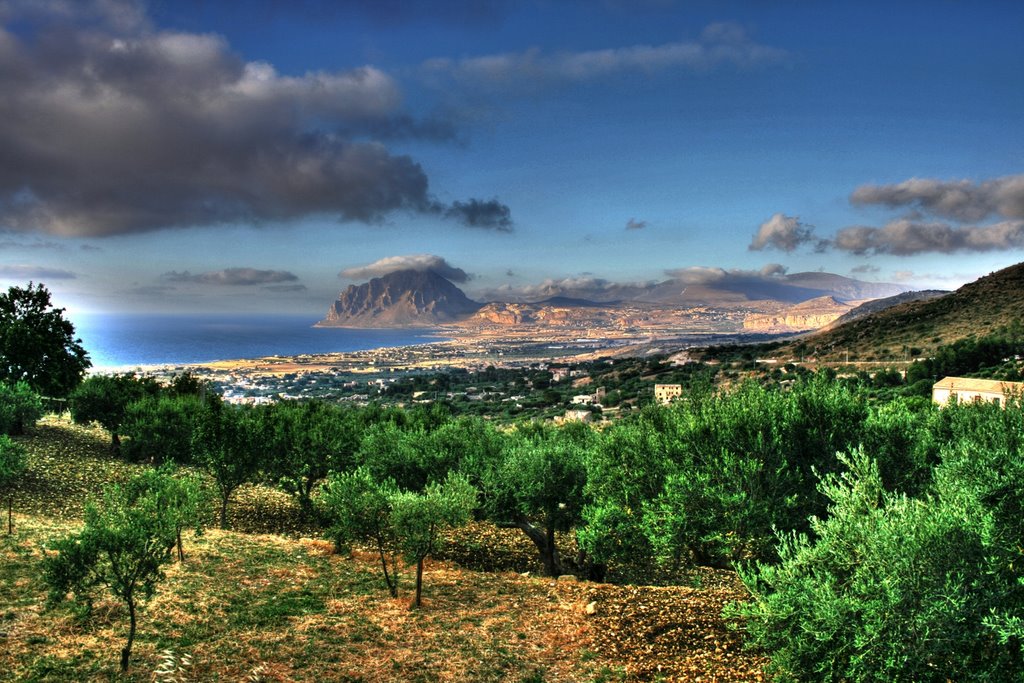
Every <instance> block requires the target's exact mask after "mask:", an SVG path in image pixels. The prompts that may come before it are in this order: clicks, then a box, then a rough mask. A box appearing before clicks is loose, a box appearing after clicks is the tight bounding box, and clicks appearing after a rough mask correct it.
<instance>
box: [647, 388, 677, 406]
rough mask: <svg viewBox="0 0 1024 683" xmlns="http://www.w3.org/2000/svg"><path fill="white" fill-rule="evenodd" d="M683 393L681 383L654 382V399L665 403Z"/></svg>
mask: <svg viewBox="0 0 1024 683" xmlns="http://www.w3.org/2000/svg"><path fill="white" fill-rule="evenodd" d="M682 395H683V385H682V384H655V385H654V400H656V401H657V402H658V403H661V404H662V405H667V404H669V403H671V402H672V401H674V400H675V399H677V398H679V397H681V396H682Z"/></svg>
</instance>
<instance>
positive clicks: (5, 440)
mask: <svg viewBox="0 0 1024 683" xmlns="http://www.w3.org/2000/svg"><path fill="white" fill-rule="evenodd" d="M26 469H28V460H27V454H26V453H25V447H24V446H22V445H21V444H20V443H15V442H14V441H11V438H10V437H9V436H6V435H0V491H6V492H7V535H8V536H10V535H11V534H13V533H14V522H13V519H12V508H13V507H14V491H13V490H12V489H13V486H14V482H16V481H17V480H18V478H19V477H21V476H22V475H23V474H24V473H25V470H26Z"/></svg>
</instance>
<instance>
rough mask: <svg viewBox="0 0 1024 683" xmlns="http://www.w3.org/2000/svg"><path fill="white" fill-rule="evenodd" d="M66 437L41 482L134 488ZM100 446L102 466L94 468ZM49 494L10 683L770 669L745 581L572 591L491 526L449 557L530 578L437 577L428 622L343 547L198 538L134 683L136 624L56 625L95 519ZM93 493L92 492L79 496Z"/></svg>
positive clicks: (9, 599)
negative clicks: (75, 554)
mask: <svg viewBox="0 0 1024 683" xmlns="http://www.w3.org/2000/svg"><path fill="white" fill-rule="evenodd" d="M53 430H55V431H49V430H46V429H44V430H42V431H41V432H38V433H37V434H36V436H35V437H32V440H31V442H30V444H29V445H31V446H32V447H33V449H34V450H35V451H36V456H38V458H37V459H36V460H35V462H36V463H37V464H38V463H40V462H45V463H47V465H46V466H47V467H50V468H56V470H59V471H61V472H65V475H66V476H64V475H62V477H60V478H57V480H58V482H59V481H67V482H69V484H68V486H71V487H72V488H73V487H74V486H77V485H76V484H75V482H76V481H79V477H80V476H81V477H84V480H83V481H87V482H93V480H94V479H98V477H99V475H97V474H95V472H93V473H91V474H88V475H79V474H74V473H71V472H67V470H69V468H71V465H72V464H73V462H72V461H73V460H74V459H75V458H79V457H82V458H85V460H84V461H83V462H84V467H85V468H86V469H90V470H96V468H99V467H108V466H109V467H110V468H112V469H111V470H110V472H108V473H107V474H109V475H111V476H113V475H118V476H127V474H128V473H129V470H123V471H122V469H121V468H123V467H127V466H124V465H123V464H121V463H117V462H116V461H113V460H110V459H109V457H108V456H107V455H106V454H105V442H104V441H103V440H102V439H98V438H97V439H96V440H95V443H93V442H92V441H90V439H92V437H91V436H90V434H89V433H88V432H84V431H81V430H78V429H77V428H72V427H70V426H68V425H66V424H57V425H55V426H53ZM61 443H64V444H67V443H72V444H77V445H76V446H73V447H72V446H68V448H69V451H68V453H69V454H72V455H74V458H72V459H69V460H66V461H60V460H59V458H58V455H56V454H55V453H56V452H57V451H59V448H58V446H59V444H61ZM89 443H93V445H94V446H96V447H97V448H98V449H99V450H98V451H97V452H95V453H88V452H84V451H82V448H84V446H87V445H88V444H89ZM74 453H77V455H75V454H74ZM47 454H49V455H47ZM51 456H52V457H53V458H54V459H52V460H51V459H48V458H50V457H51ZM34 457H35V456H34ZM56 470H55V471H56ZM54 476H55V475H54ZM44 479H46V477H45V476H42V475H41V476H40V477H39V480H40V481H37V483H36V486H37V488H34V489H33V488H24V489H23V490H22V493H21V495H22V498H21V499H19V500H20V504H22V505H23V506H24V507H27V508H28V509H29V511H28V512H27V513H26V512H25V511H24V510H22V511H21V513H20V514H16V515H15V524H16V533H15V535H14V536H12V537H0V680H52V681H67V680H126V681H150V680H154V676H153V672H154V671H155V670H156V669H157V668H158V667H159V666H160V665H161V663H162V662H164V661H165V659H166V655H165V654H163V652H164V651H165V650H168V649H169V650H172V651H173V653H174V654H175V655H176V656H178V657H180V656H182V655H188V656H190V657H191V658H192V664H191V666H190V667H188V668H187V669H186V670H185V674H186V675H187V676H188V678H187V680H193V681H208V680H220V681H242V680H251V679H252V680H264V681H318V680H319V681H366V682H371V681H498V680H507V681H614V680H722V681H725V680H759V679H760V677H761V669H762V667H763V663H764V662H763V660H762V659H760V658H758V657H756V656H752V655H750V654H749V653H746V652H743V651H742V650H741V648H740V644H739V639H738V636H737V634H736V633H735V632H733V631H730V630H729V629H728V628H727V627H726V625H725V623H724V622H723V621H722V619H721V617H720V614H721V608H722V606H723V605H724V604H725V602H727V601H730V600H734V599H739V598H742V596H743V592H742V588H741V587H740V586H739V584H738V582H737V580H736V577H735V575H734V574H731V573H728V572H716V571H712V570H706V571H704V572H702V573H700V574H699V575H697V576H696V577H691V583H694V584H695V585H699V587H660V588H659V587H650V586H636V587H631V586H615V585H610V584H592V583H582V582H581V583H576V582H567V581H554V580H551V579H548V578H540V577H537V576H533V575H530V574H529V573H525V574H524V573H520V572H521V571H522V569H523V566H524V565H525V566H526V567H529V566H532V563H534V562H535V559H534V557H533V555H534V551H533V550H532V547H531V546H530V545H529V544H528V543H525V542H524V541H523V539H521V538H520V536H519V535H517V534H515V533H514V532H511V531H499V530H495V529H493V527H490V528H488V527H487V526H486V525H478V526H474V527H472V531H471V533H470V535H469V537H467V538H465V539H463V541H462V543H461V545H455V546H453V547H452V548H450V552H449V557H459V558H467V561H468V558H472V557H473V556H474V555H480V557H481V562H480V564H489V565H491V566H492V567H494V566H515V565H519V571H487V572H485V571H475V570H469V569H465V568H463V567H462V566H460V565H458V564H456V563H454V562H452V561H440V560H437V561H432V562H429V563H428V564H427V567H426V574H425V577H424V591H425V593H424V605H423V607H422V608H420V609H418V610H413V609H410V608H409V602H410V599H411V590H412V586H411V584H412V578H413V577H412V571H411V570H410V569H406V571H405V573H404V574H403V575H402V593H401V596H400V597H399V598H398V599H392V598H391V597H390V596H389V595H388V593H387V591H386V589H385V587H384V584H383V579H382V577H381V575H380V569H379V564H378V560H377V558H376V556H375V555H373V554H371V553H364V552H357V553H355V554H354V555H353V556H341V555H336V554H333V553H332V547H331V544H330V543H328V542H326V541H323V540H320V539H317V538H312V537H301V538H300V537H295V536H288V535H278V534H256V533H235V532H223V531H218V530H211V531H207V532H206V534H204V535H203V536H201V537H198V538H186V540H185V547H186V552H187V554H188V557H187V560H186V562H185V563H183V564H172V565H170V566H169V567H168V568H167V577H166V579H165V581H164V582H163V583H162V584H161V586H160V589H159V592H158V593H157V595H156V597H155V598H154V599H153V600H152V601H151V602H150V603H148V604H147V605H146V606H145V608H144V609H143V610H142V612H141V616H140V622H139V635H138V638H137V641H136V645H135V650H134V653H133V661H132V668H131V671H130V672H129V674H128V675H127V676H121V675H120V674H119V673H118V671H117V669H118V653H119V650H120V648H121V646H122V645H123V640H124V638H125V634H126V630H127V615H126V613H125V610H124V608H123V607H121V606H120V605H119V604H118V603H116V602H114V601H113V600H108V601H103V602H101V603H99V604H98V605H97V608H96V611H95V613H94V615H93V617H92V618H91V619H90V620H89V621H87V622H82V621H80V620H79V619H78V618H77V617H76V616H75V615H74V614H73V613H72V611H71V610H70V609H69V608H68V607H67V606H62V607H57V608H54V609H46V607H45V598H46V589H45V586H44V585H43V581H42V579H41V576H40V562H41V560H42V557H43V554H44V552H45V550H44V548H45V544H46V542H47V541H48V540H50V539H53V538H55V537H60V536H63V535H66V534H67V533H70V532H71V531H73V530H74V529H75V528H76V527H77V525H78V524H79V522H78V521H77V520H76V519H75V515H74V514H73V513H74V511H75V510H77V509H80V507H79V506H80V502H78V503H76V502H74V501H69V500H64V501H60V502H53V501H38V500H35V501H26V500H25V498H24V497H25V496H28V497H30V498H31V495H30V494H31V492H32V491H51V489H52V490H54V491H56V490H57V489H59V488H60V487H61V486H62V484H59V483H54V482H49V483H46V484H45V486H43V484H42V483H40V482H41V481H42V480H44ZM40 487H41V488H40ZM54 487H56V488H54ZM91 489H92V483H85V484H83V485H82V486H81V487H80V488H75V489H74V490H75V495H76V496H77V495H79V494H81V493H84V492H89V491H90V490H91ZM267 504H268V505H270V503H267ZM17 510H18V508H16V511H17ZM286 517H287V514H286ZM485 549H486V552H485ZM590 603H594V608H593V614H587V611H586V607H587V605H588V604H590ZM257 671H258V672H259V673H258V675H255V674H254V672H257ZM254 676H255V678H253V677H254Z"/></svg>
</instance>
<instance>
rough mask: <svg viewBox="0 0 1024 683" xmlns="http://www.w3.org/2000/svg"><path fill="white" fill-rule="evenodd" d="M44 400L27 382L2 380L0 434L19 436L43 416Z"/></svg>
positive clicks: (0, 391)
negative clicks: (5, 381) (9, 382)
mask: <svg viewBox="0 0 1024 683" xmlns="http://www.w3.org/2000/svg"><path fill="white" fill-rule="evenodd" d="M42 414H43V402H42V399H40V398H39V394H37V393H36V392H35V391H33V390H32V387H30V386H29V385H28V383H27V382H22V381H19V382H15V383H14V384H5V383H3V382H0V434H7V435H8V436H18V435H20V434H24V433H25V427H26V426H27V425H29V424H35V422H36V420H38V419H39V418H40V417H42Z"/></svg>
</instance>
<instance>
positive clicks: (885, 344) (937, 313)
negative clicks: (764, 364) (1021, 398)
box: [772, 263, 1024, 360]
mask: <svg viewBox="0 0 1024 683" xmlns="http://www.w3.org/2000/svg"><path fill="white" fill-rule="evenodd" d="M1015 321H1016V322H1022V321H1024V263H1018V264H1017V265H1014V266H1010V267H1009V268H1004V269H1003V270H1000V271H997V272H995V273H992V274H990V275H987V276H985V277H983V278H980V279H979V280H976V281H974V282H971V283H968V284H966V285H964V286H963V287H961V288H960V289H958V290H956V291H955V292H953V293H951V294H947V295H945V296H941V297H938V298H933V299H930V300H926V301H920V300H918V301H909V302H906V303H903V304H899V305H896V306H892V307H890V308H886V309H885V310H882V311H879V312H877V313H872V314H870V315H867V316H865V317H863V318H860V319H858V320H854V321H852V322H848V323H846V324H844V325H840V326H839V327H836V328H835V329H831V330H827V331H824V332H819V333H815V334H811V335H809V336H807V337H804V338H803V339H802V340H800V341H793V342H790V343H788V344H786V345H784V346H782V347H780V348H779V349H778V350H776V351H775V352H773V354H772V355H774V356H776V357H791V356H794V355H804V356H806V355H814V356H816V357H818V358H819V359H823V360H830V359H831V360H837V359H839V358H845V356H846V353H847V352H848V353H849V357H850V359H851V360H853V359H856V360H886V359H890V358H906V357H908V356H921V355H930V354H931V353H933V352H934V351H935V349H936V348H937V347H938V346H939V345H942V344H950V343H952V342H955V341H957V340H959V339H964V338H967V337H972V336H974V337H983V336H985V335H989V334H992V333H994V332H996V331H997V330H999V329H1000V328H1004V327H1006V326H1008V325H1010V324H1011V323H1014V322H1015Z"/></svg>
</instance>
